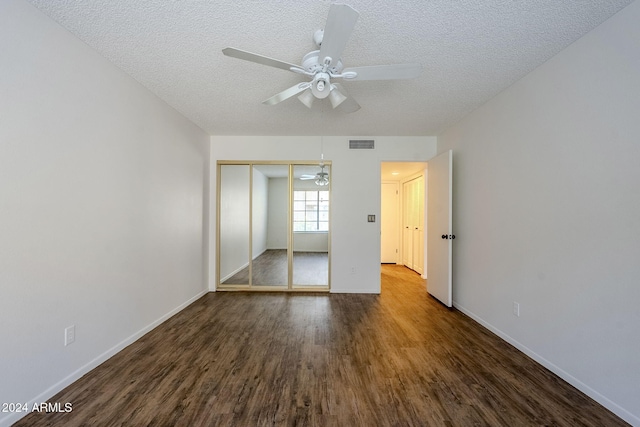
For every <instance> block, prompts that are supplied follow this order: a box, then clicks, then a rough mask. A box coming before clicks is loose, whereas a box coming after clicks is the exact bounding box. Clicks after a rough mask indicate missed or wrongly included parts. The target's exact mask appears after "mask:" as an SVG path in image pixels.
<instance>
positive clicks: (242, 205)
mask: <svg viewBox="0 0 640 427" xmlns="http://www.w3.org/2000/svg"><path fill="white" fill-rule="evenodd" d="M250 172H251V170H250V167H249V165H220V168H219V173H220V175H219V185H220V190H219V197H220V199H219V205H218V206H219V212H218V215H219V230H218V236H219V240H218V244H219V250H218V254H219V261H218V262H219V269H218V272H219V275H220V276H219V283H220V285H222V286H224V285H247V286H248V285H249V278H250V273H249V270H250V268H249V260H250V256H249V251H250V236H249V231H250V230H251V228H250V221H251V219H250V216H249V214H250V212H251V211H250V194H251V188H250V183H251V181H250Z"/></svg>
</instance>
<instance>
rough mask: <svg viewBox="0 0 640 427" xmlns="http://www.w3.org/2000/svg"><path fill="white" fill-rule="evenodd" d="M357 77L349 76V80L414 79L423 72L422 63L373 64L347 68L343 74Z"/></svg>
mask: <svg viewBox="0 0 640 427" xmlns="http://www.w3.org/2000/svg"><path fill="white" fill-rule="evenodd" d="M353 72H355V73H356V74H357V75H356V76H355V77H347V76H345V79H349V80H396V79H413V78H415V77H418V76H419V75H420V74H421V73H422V65H420V64H395V65H371V66H368V67H355V68H345V69H344V70H343V71H342V74H346V73H353Z"/></svg>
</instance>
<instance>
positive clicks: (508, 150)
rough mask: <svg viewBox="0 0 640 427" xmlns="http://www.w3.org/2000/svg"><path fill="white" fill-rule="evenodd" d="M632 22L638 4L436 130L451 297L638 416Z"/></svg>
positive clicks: (638, 129)
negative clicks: (448, 227) (447, 196)
mask: <svg viewBox="0 0 640 427" xmlns="http://www.w3.org/2000/svg"><path fill="white" fill-rule="evenodd" d="M639 22H640V2H634V3H632V4H631V5H630V6H628V7H627V8H626V9H624V10H622V11H621V12H620V13H618V14H617V15H615V16H614V17H613V18H611V19H610V20H608V21H607V22H605V23H603V24H602V25H601V26H599V27H598V28H596V29H595V30H593V31H592V32H591V33H589V34H587V35H586V36H585V37H583V38H582V39H580V40H578V41H577V42H575V43H574V44H573V45H571V46H569V47H568V48H567V49H566V50H564V51H563V52H561V53H560V54H558V55H557V56H556V57H554V58H552V59H551V60H549V61H548V62H547V63H546V64H544V65H543V66H541V67H540V68H538V69H537V70H535V71H534V72H532V73H531V74H529V75H528V76H526V77H525V78H523V79H522V80H521V81H519V82H517V83H516V84H514V85H513V86H512V87H510V88H509V89H507V90H506V91H504V92H503V93H502V94H500V95H499V96H497V97H496V98H494V99H493V100H492V101H490V102H489V103H487V104H486V105H484V106H483V107H481V108H479V109H478V110H477V111H475V112H474V113H473V114H471V115H470V116H468V117H467V118H466V119H464V120H463V121H462V122H460V123H458V124H457V125H456V126H454V127H453V128H451V129H449V130H448V131H447V132H445V133H444V134H443V135H441V136H440V137H439V138H438V150H439V151H440V152H442V151H444V150H447V149H449V148H452V149H453V152H454V231H455V234H456V237H457V238H456V241H455V244H454V290H453V292H454V294H453V296H454V300H455V305H456V306H457V307H458V308H460V309H462V310H463V311H465V312H466V313H468V314H470V315H471V316H472V317H474V318H476V319H478V320H479V321H480V322H482V323H484V324H485V325H487V326H488V327H490V328H491V329H493V330H494V331H496V332H497V333H499V334H500V335H502V336H503V337H505V338H507V339H508V340H509V341H510V342H512V343H514V344H516V346H518V347H519V348H521V349H523V350H524V351H525V352H527V353H528V354H530V355H532V356H533V357H534V358H535V359H537V360H538V361H541V362H542V363H543V364H544V365H546V366H548V367H549V368H551V369H552V370H553V371H555V372H556V373H559V374H560V376H562V377H563V378H565V379H567V380H568V381H569V382H570V383H572V384H574V385H575V386H577V387H578V388H579V389H581V390H583V391H585V392H586V393H587V394H589V395H591V396H592V397H594V398H595V399H596V400H598V401H599V402H600V403H602V404H603V405H604V406H606V407H608V408H609V409H611V410H612V411H614V412H615V413H617V414H618V415H620V416H621V417H622V418H624V419H625V420H627V421H628V422H630V423H632V424H635V425H640V357H639V356H638V355H640V308H639V306H638V303H639V302H640V262H639V260H640V167H639V164H640V120H639V118H640V115H639V114H640V44H639V40H640V25H638V23H639ZM513 301H516V302H518V303H520V310H521V315H520V317H515V316H514V315H513V314H512V303H513Z"/></svg>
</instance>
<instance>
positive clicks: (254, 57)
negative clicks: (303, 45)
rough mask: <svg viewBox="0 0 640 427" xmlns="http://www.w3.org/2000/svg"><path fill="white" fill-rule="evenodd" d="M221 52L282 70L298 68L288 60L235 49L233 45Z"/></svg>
mask: <svg viewBox="0 0 640 427" xmlns="http://www.w3.org/2000/svg"><path fill="white" fill-rule="evenodd" d="M222 53H224V54H225V55H226V56H231V57H232V58H238V59H243V60H245V61H249V62H256V63H258V64H262V65H268V66H269V67H275V68H281V69H283V70H287V71H291V68H292V67H293V68H296V69H299V68H300V66H299V65H295V64H290V63H288V62H284V61H280V60H277V59H273V58H269V57H267V56H263V55H258V54H257V53H251V52H247V51H245V50H240V49H236V48H234V47H227V48H224V49H222Z"/></svg>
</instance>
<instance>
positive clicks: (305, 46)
mask: <svg viewBox="0 0 640 427" xmlns="http://www.w3.org/2000/svg"><path fill="white" fill-rule="evenodd" d="M30 2H31V3H32V4H34V5H35V6H36V7H38V8H39V9H41V10H42V11H43V12H44V13H46V14H47V15H49V16H50V17H51V18H53V19H54V20H55V21H57V22H59V23H60V24H61V25H62V26H63V27H65V28H67V29H68V30H69V31H70V32H71V33H73V34H75V35H76V36H77V37H79V38H80V39H81V40H83V41H84V42H86V43H87V44H88V45H89V46H91V47H93V48H94V49H96V50H97V51H98V52H100V53H101V54H102V55H103V56H104V57H106V58H108V59H109V60H110V61H111V62H113V63H114V64H115V65H117V66H118V67H120V68H121V69H123V70H124V71H125V72H127V73H128V74H130V75H131V76H133V77H134V78H135V79H136V80H138V81H139V82H140V83H142V84H143V85H144V86H146V87H147V88H149V89H150V90H151V91H153V92H154V93H156V94H157V95H158V96H159V97H160V98H162V99H163V100H165V101H166V102H167V103H168V104H170V105H171V106H173V107H174V108H175V109H177V110H178V111H180V112H181V113H183V114H184V115H185V116H186V117H188V118H189V119H191V120H192V121H194V122H195V123H196V124H198V125H199V126H200V127H202V128H203V129H204V130H206V131H207V132H209V133H210V134H214V135H234V134H235V135H321V134H323V135H361V136H368V135H378V136H382V135H436V134H438V133H439V132H441V131H443V130H444V129H446V128H447V127H448V126H450V125H452V124H454V123H455V122H456V121H458V120H460V119H461V118H462V117H464V116H465V115H466V114H467V113H469V112H471V111H472V110H474V109H475V108H477V107H478V106H480V105H482V104H483V103H484V102H486V101H487V100H489V99H490V98H492V97H493V96H495V95H496V94H498V93H499V92H500V91H502V90H503V89H505V88H506V87H508V86H509V85H511V84H512V83H514V82H515V81H516V80H518V79H520V78H521V77H523V76H524V75H525V74H527V73H528V72H530V71H531V70H533V69H534V68H536V67H537V66H539V65H540V64H542V63H543V62H545V61H546V60H548V59H549V58H550V57H552V56H553V55H555V54H556V53H558V52H559V51H560V50H562V49H563V48H564V47H566V46H567V45H569V44H570V43H572V42H573V41H575V40H576V39H578V38H579V37H581V36H582V35H584V34H585V33H587V32H588V31H589V30H591V29H593V28H594V27H595V26H597V25H598V24H600V23H601V22H603V21H604V20H606V19H607V18H608V17H610V16H611V15H613V14H614V13H615V12H617V11H618V10H620V9H621V8H623V7H624V6H626V5H627V4H629V3H630V2H631V1H630V0H606V1H604V0H580V1H577V0H520V1H508V0H406V1H377V0H352V1H349V2H347V3H348V4H350V5H351V6H352V7H353V8H355V9H356V10H357V11H358V12H359V13H360V18H359V20H358V22H357V23H356V26H355V29H354V31H353V34H352V35H351V38H350V39H349V42H348V43H347V47H346V49H345V51H344V53H343V56H342V60H343V62H344V64H345V66H346V67H356V66H364V65H378V64H393V63H404V62H418V63H420V64H422V65H423V66H424V72H423V74H422V75H421V76H420V77H419V78H417V79H413V80H398V81H382V82H379V81H362V82H357V81H351V82H348V81H345V82H343V85H344V87H345V88H346V89H347V91H348V92H349V94H350V95H351V96H353V97H354V98H355V99H356V100H357V101H358V102H359V104H360V105H361V106H362V108H361V109H360V110H359V111H357V112H355V113H352V114H338V113H337V112H336V111H333V110H332V109H331V106H330V104H329V103H328V100H324V102H316V104H315V105H314V108H313V109H312V110H309V109H307V108H306V107H305V106H304V105H302V104H301V103H300V102H299V101H298V100H297V99H295V97H294V98H291V99H289V100H286V101H284V102H282V103H280V104H278V105H275V106H266V105H263V104H262V103H261V102H262V101H263V100H265V99H267V98H269V97H271V96H272V95H274V94H276V93H278V92H280V91H282V90H284V89H286V88H289V87H291V86H293V85H295V84H296V83H298V82H301V81H305V80H306V78H305V77H304V76H301V75H298V74H294V73H291V72H288V71H284V70H280V69H276V68H271V67H266V66H261V65H258V64H254V63H250V62H246V61H241V60H238V59H235V58H230V57H226V56H224V55H223V54H222V49H223V48H225V47H228V46H232V47H236V48H238V49H242V50H247V51H250V52H255V53H259V54H262V55H266V56H270V57H272V58H277V59H280V60H282V61H286V62H291V63H295V64H300V62H301V59H302V57H303V56H304V55H305V54H306V53H307V52H309V51H311V50H314V49H315V45H314V43H313V39H312V38H313V33H314V31H316V30H317V29H320V28H322V27H323V26H324V22H325V20H326V16H327V13H328V9H329V5H330V4H331V3H332V2H331V1H326V0H272V1H259V0H251V1H238V0H219V1H205V0H180V1H178V0H145V1H131V0H102V1H99V0H30Z"/></svg>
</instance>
